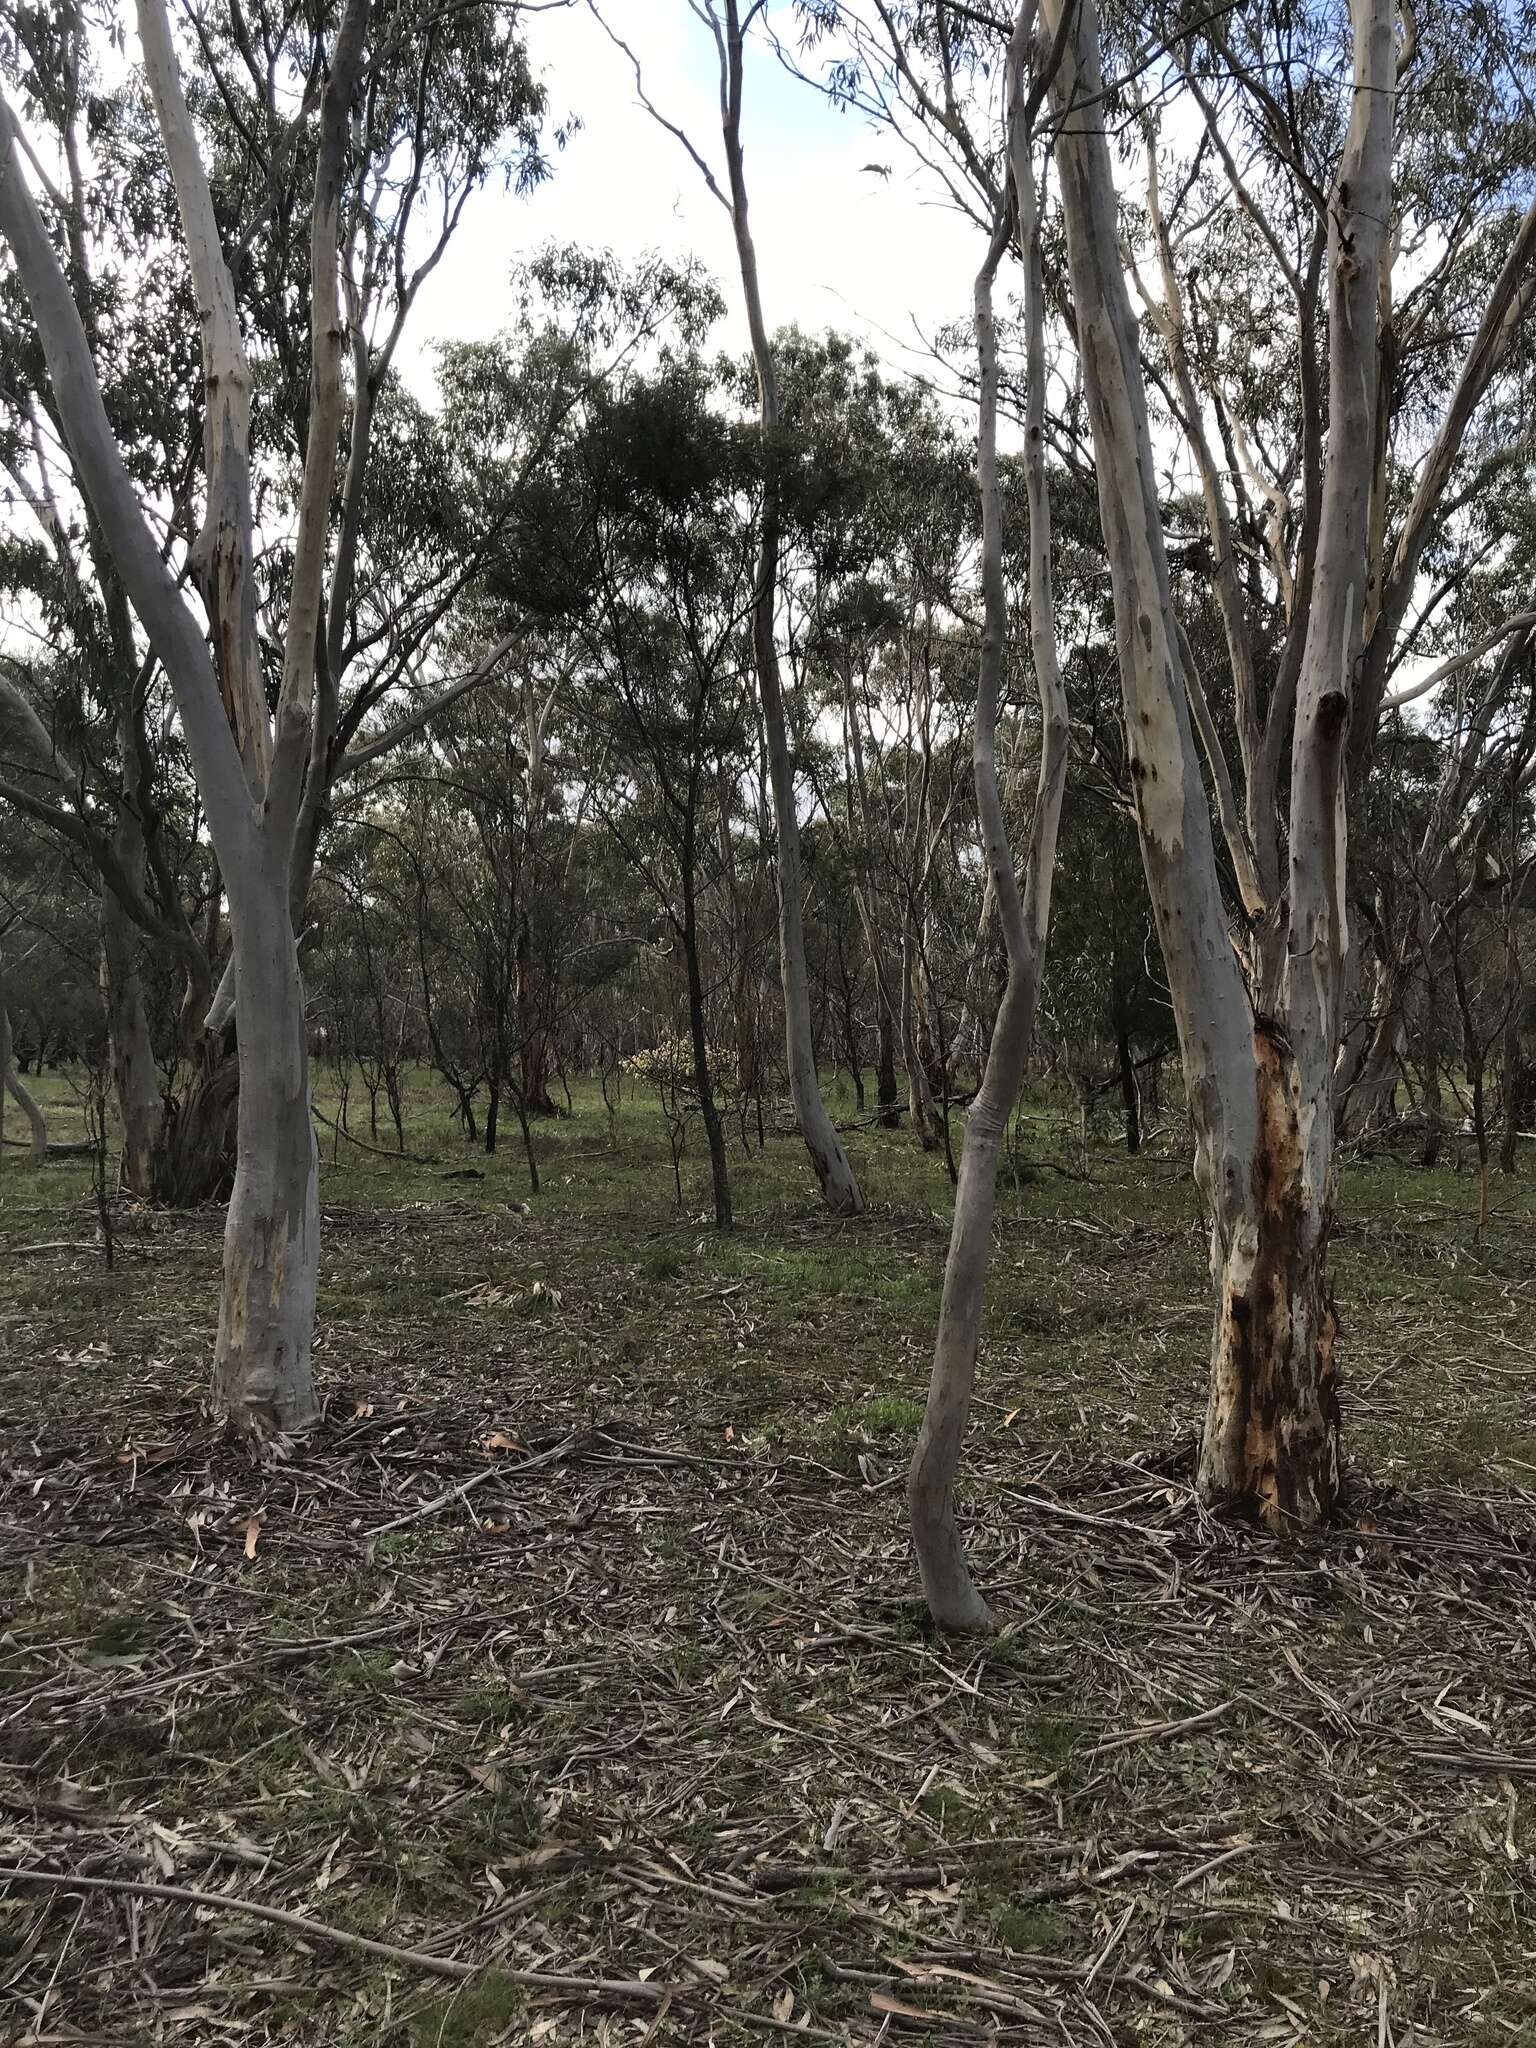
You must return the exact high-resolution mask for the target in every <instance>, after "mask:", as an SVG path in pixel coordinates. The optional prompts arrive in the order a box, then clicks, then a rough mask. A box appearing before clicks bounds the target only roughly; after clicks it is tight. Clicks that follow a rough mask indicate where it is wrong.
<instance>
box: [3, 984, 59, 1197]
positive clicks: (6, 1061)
mask: <svg viewBox="0 0 1536 2048" xmlns="http://www.w3.org/2000/svg"><path fill="white" fill-rule="evenodd" d="M38 1066H39V1068H41V1066H42V1060H41V1058H39V1060H38ZM7 1095H9V1096H10V1097H11V1098H12V1100H13V1101H14V1102H15V1103H16V1105H17V1106H18V1108H19V1109H20V1110H21V1113H22V1115H23V1116H24V1117H25V1118H26V1120H27V1123H28V1125H29V1127H30V1129H31V1132H32V1164H33V1165H34V1166H41V1165H42V1163H43V1161H44V1160H45V1159H46V1158H47V1157H48V1119H47V1117H45V1116H44V1114H43V1112H42V1110H41V1109H40V1108H39V1107H38V1105H37V1103H36V1102H35V1101H34V1100H33V1098H32V1095H31V1094H30V1092H29V1091H28V1089H27V1088H26V1087H25V1085H24V1084H23V1082H22V1078H21V1076H20V1074H18V1073H17V1071H16V1060H15V1056H14V1051H13V1048H12V1045H11V1020H10V1017H9V1015H8V1014H7V1012H6V1010H5V1007H4V1005H3V1004H0V1146H3V1144H4V1141H5V1098H6V1096H7Z"/></svg>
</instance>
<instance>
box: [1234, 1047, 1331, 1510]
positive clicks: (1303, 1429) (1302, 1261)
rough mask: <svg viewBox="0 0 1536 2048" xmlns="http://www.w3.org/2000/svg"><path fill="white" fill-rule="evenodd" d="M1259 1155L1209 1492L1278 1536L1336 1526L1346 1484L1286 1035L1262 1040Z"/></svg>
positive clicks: (1322, 1230)
mask: <svg viewBox="0 0 1536 2048" xmlns="http://www.w3.org/2000/svg"><path fill="white" fill-rule="evenodd" d="M1253 1044H1254V1080H1255V1091H1256V1102H1257V1107H1258V1122H1259V1132H1258V1144H1257V1146H1256V1147H1255V1151H1254V1158H1253V1184H1252V1189H1251V1194H1252V1201H1251V1204H1250V1214H1249V1215H1247V1216H1245V1217H1244V1218H1242V1219H1241V1221H1240V1222H1239V1223H1238V1226H1237V1228H1236V1230H1235V1231H1234V1232H1233V1234H1232V1236H1231V1238H1230V1239H1229V1241H1228V1242H1227V1243H1226V1244H1225V1245H1224V1247H1223V1249H1222V1252H1221V1254H1220V1256H1219V1258H1218V1259H1216V1260H1213V1264H1214V1266H1215V1278H1216V1286H1217V1309H1216V1331H1215V1337H1214V1341H1213V1344H1212V1351H1211V1380H1210V1392H1209V1397H1208V1403H1207V1411H1206V1423H1205V1433H1204V1436H1203V1439H1202V1443H1201V1454H1200V1475H1199V1483H1200V1490H1201V1492H1202V1494H1203V1495H1204V1496H1205V1498H1206V1499H1207V1500H1209V1501H1211V1502H1213V1503H1215V1504H1216V1505H1220V1506H1227V1507H1234V1508H1239V1509H1242V1510H1245V1511H1250V1512H1254V1513H1257V1514H1258V1515H1259V1517H1260V1518H1261V1519H1262V1520H1264V1521H1265V1522H1267V1523H1269V1524H1270V1525H1271V1526H1273V1527H1277V1528H1297V1527H1301V1528H1306V1527H1310V1526H1312V1525H1313V1524H1314V1523H1317V1522H1320V1521H1323V1520H1325V1519H1326V1518H1327V1516H1328V1514H1329V1512H1330V1511H1331V1509H1332V1506H1333V1502H1334V1499H1335V1496H1336V1494H1337V1492H1338V1484H1339V1441H1338V1428H1339V1401H1338V1374H1337V1369H1336V1367H1335V1363H1334V1344H1335V1339H1336V1337H1337V1334H1338V1323H1337V1319H1336V1317H1335V1314H1334V1308H1333V1302H1332V1299H1331V1297H1330V1295H1329V1292H1328V1282H1327V1237H1328V1221H1329V1219H1328V1217H1326V1216H1323V1217H1318V1216H1316V1215H1315V1214H1314V1212H1313V1209H1312V1205H1311V1203H1310V1202H1309V1200H1308V1198H1307V1190H1306V1149H1305V1146H1304V1144H1303V1141H1302V1128H1301V1115H1300V1106H1299V1096H1300V1082H1299V1077H1298V1072H1297V1067H1296V1062H1295V1059H1294V1057H1293V1056H1292V1054H1291V1051H1290V1048H1289V1047H1288V1046H1287V1045H1286V1044H1285V1043H1284V1041H1283V1040H1282V1039H1281V1037H1280V1035H1279V1033H1278V1031H1277V1030H1276V1029H1275V1028H1274V1027H1272V1026H1268V1025H1264V1024H1258V1025H1256V1026H1255V1029H1254V1040H1253Z"/></svg>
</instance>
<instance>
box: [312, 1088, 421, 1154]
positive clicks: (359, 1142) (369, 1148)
mask: <svg viewBox="0 0 1536 2048" xmlns="http://www.w3.org/2000/svg"><path fill="white" fill-rule="evenodd" d="M309 1113H310V1115H311V1116H312V1117H313V1118H314V1119H315V1121H316V1123H322V1124H324V1125H325V1127H326V1129H327V1130H328V1131H334V1132H335V1133H336V1135H337V1137H338V1138H345V1139H346V1141H347V1143H348V1144H349V1145H355V1146H356V1147H357V1149H358V1151H359V1152H371V1153H372V1154H373V1155H374V1157H375V1158H376V1159H396V1160H404V1161H405V1163H406V1165H407V1166H436V1164H437V1154H436V1153H435V1152H398V1151H397V1152H391V1151H390V1150H389V1148H388V1147H387V1146H385V1145H370V1144H368V1143H367V1141H366V1140H365V1139H363V1138H354V1137H353V1135H352V1133H351V1132H350V1131H344V1130H343V1129H342V1127H341V1125H340V1124H338V1123H335V1122H333V1121H332V1119H331V1118H330V1117H328V1116H327V1115H326V1113H325V1111H324V1110H323V1109H316V1107H315V1105H314V1104H313V1103H311V1104H310V1105H309Z"/></svg>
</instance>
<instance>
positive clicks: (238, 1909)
mask: <svg viewBox="0 0 1536 2048" xmlns="http://www.w3.org/2000/svg"><path fill="white" fill-rule="evenodd" d="M0 1883H8V1884H40V1885H47V1886H49V1887H51V1888H52V1889H53V1890H55V1891H64V1892H76V1891H82V1892H117V1893H120V1894H125V1895H126V1896H127V1897H129V1898H135V1899H166V1900H168V1901H169V1902H170V1903H171V1904H172V1905H176V1906H211V1907H214V1908H216V1909H221V1910H222V1911H224V1912H226V1913H247V1914H249V1915H250V1916H251V1918H252V1919H253V1920H267V1921H270V1922H271V1924H272V1925H273V1926H274V1927H286V1928H288V1929H290V1930H291V1931H292V1932H293V1933H295V1934H302V1935H304V1936H305V1937H306V1938H307V1939H308V1940H311V1941H325V1942H330V1943H331V1944H332V1945H333V1946H334V1947H336V1948H360V1949H365V1950H366V1951H367V1953H368V1954H369V1955H371V1956H383V1957H385V1958H386V1959H387V1960H388V1961H389V1962H392V1963H405V1964H407V1965H408V1966H409V1967H410V1968H411V1969H413V1970H426V1971H429V1972H430V1973H431V1974H432V1975H433V1976H435V1977H453V1978H457V1979H459V1980H460V1981H462V1980H463V1979H464V1978H466V1977H473V1976H474V1975H476V1973H477V1972H478V1970H479V1969H480V1965H479V1964H478V1963H459V1962H455V1961H454V1960H453V1959H452V1958H451V1957H449V1956H428V1955H423V1954H422V1953H421V1951H420V1950H419V1949H414V1948H396V1947H395V1946H394V1944H393V1943H391V1942H387V1941H373V1940H371V1939H370V1938H369V1937H368V1936H367V1935H366V1934H353V1933H352V1932H351V1930H350V1929H349V1928H345V1927H331V1926H328V1925H327V1924H326V1922H325V1921H323V1920H311V1919H310V1918H309V1916H308V1915H307V1914H305V1913H285V1912H284V1911H283V1910H282V1908H281V1907H280V1906H259V1905H257V1904H255V1903H254V1901H252V1900H250V1899H242V1898H239V1897H237V1896H235V1895H234V1894H232V1893H230V1892H198V1891H193V1890H191V1888H190V1887H188V1886H185V1885H179V1884H143V1883H140V1882H139V1881H138V1880H137V1879H134V1878H126V1877H77V1876H76V1875H75V1874H74V1873H73V1872H72V1871H68V1870H29V1869H26V1868H24V1867H23V1866H21V1865H19V1864H14V1863H0ZM508 1974H510V1972H509V1973H508Z"/></svg>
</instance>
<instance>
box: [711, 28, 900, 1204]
mask: <svg viewBox="0 0 1536 2048" xmlns="http://www.w3.org/2000/svg"><path fill="white" fill-rule="evenodd" d="M741 99H742V29H741V19H740V10H739V7H738V5H737V0H726V26H725V47H724V51H723V56H722V70H721V112H722V128H723V134H724V139H725V153H726V162H727V166H728V170H729V179H730V198H729V202H728V204H729V207H730V214H731V225H732V227H733V229H734V230H735V236H736V255H737V261H738V264H739V266H740V270H741V287H742V295H743V297H744V299H745V301H746V309H747V326H748V328H749V329H750V331H751V336H752V360H753V363H754V364H755V366H756V369H757V387H758V400H759V418H760V423H761V427H762V453H763V496H762V509H761V521H762V526H761V535H760V539H759V544H758V561H757V583H756V588H755V590H754V593H753V601H752V652H753V658H754V663H755V666H756V671H757V684H758V693H759V696H760V697H761V700H762V707H763V731H764V734H765V736H766V740H767V751H768V781H769V786H770V788H771V789H772V792H773V817H774V828H775V830H774V838H775V842H776V848H775V875H776V877H777V882H778V895H779V968H780V975H781V978H782V981H783V986H784V1040H785V1055H786V1060H787V1064H788V1068H789V1093H790V1098H791V1100H792V1102H793V1103H794V1108H795V1116H796V1119H797V1120H798V1122H799V1125H800V1133H801V1136H802V1137H803V1138H804V1140H805V1148H806V1151H807V1152H808V1153H809V1154H810V1159H811V1165H812V1168H813V1169H814V1171H815V1174H816V1179H817V1182H818V1184H819V1186H820V1188H821V1193H822V1199H823V1200H824V1201H825V1203H826V1205H827V1207H828V1208H829V1209H830V1210H831V1211H832V1213H833V1215H835V1216H858V1215H862V1214H863V1210H864V1197H863V1195H862V1194H861V1193H860V1192H859V1184H858V1181H857V1180H856V1178H855V1177H854V1171H853V1166H852V1164H851V1162H850V1161H849V1158H848V1154H847V1153H846V1151H845V1150H844V1149H843V1142H842V1140H841V1138H839V1136H838V1135H837V1130H836V1128H835V1126H834V1125H833V1122H832V1119H831V1117H830V1116H829V1115H828V1114H827V1106H826V1104H825V1103H824V1102H823V1100H822V1096H821V1081H820V1077H819V1076H818V1074H817V1072H816V1041H815V1033H814V1031H813V1030H812V1026H811V998H810V986H809V980H808V977H807V974H806V966H805V916H804V908H803V905H802V901H801V891H802V882H801V873H800V818H799V813H798V812H797V810H796V808H795V781H794V773H793V769H792V766H791V762H790V750H789V735H788V730H787V726H786V722H785V716H784V693H783V689H782V686H781V682H780V677H779V655H778V648H777V645H776V644H775V639H774V614H775V609H776V606H777V600H778V585H779V519H780V489H779V454H778V448H777V437H778V431H779V395H778V381H777V377H776V374H775V370H774V362H773V349H772V345H771V344H770V342H769V339H768V328H767V324H766V322H765V320H764V317H763V301H762V291H761V287H760V285H759V282H758V274H757V251H756V248H755V246H754V244H753V241H752V231H751V229H750V227H749V226H748V222H747V185H746V174H745V169H744V165H743V158H742V144H741Z"/></svg>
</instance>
